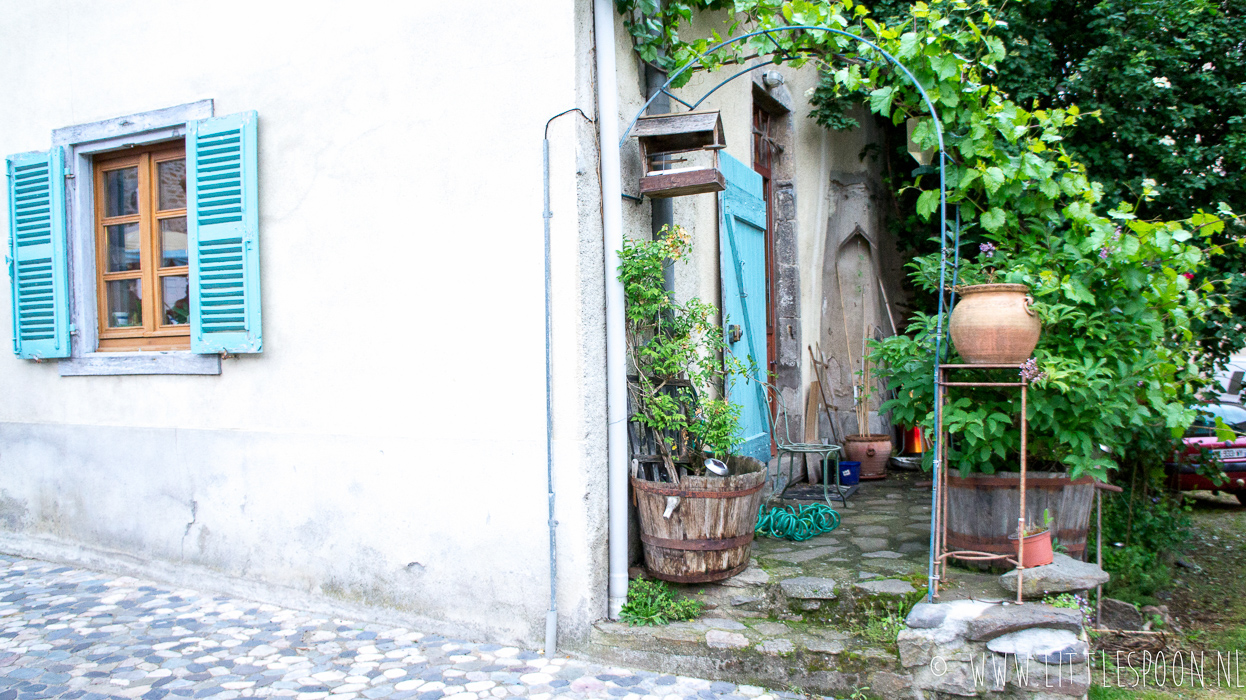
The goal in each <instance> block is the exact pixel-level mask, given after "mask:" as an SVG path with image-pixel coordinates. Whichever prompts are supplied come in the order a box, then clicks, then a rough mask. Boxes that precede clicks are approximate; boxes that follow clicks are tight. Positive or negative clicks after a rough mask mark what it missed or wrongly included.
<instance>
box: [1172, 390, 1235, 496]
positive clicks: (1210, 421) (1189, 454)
mask: <svg viewBox="0 0 1246 700" xmlns="http://www.w3.org/2000/svg"><path fill="white" fill-rule="evenodd" d="M1199 410H1200V413H1199V416H1198V418H1197V419H1195V421H1194V425H1191V426H1190V429H1189V430H1188V431H1186V434H1185V437H1184V438H1183V439H1182V442H1184V443H1185V454H1184V455H1180V458H1179V459H1177V460H1176V461H1175V462H1171V463H1169V464H1168V468H1169V485H1170V486H1172V487H1173V488H1175V489H1177V490H1178V491H1202V490H1206V491H1224V492H1226V493H1231V494H1233V495H1234V496H1236V497H1237V500H1238V501H1239V502H1240V503H1242V504H1243V505H1246V408H1243V407H1242V406H1241V405H1239V404H1233V403H1218V404H1208V405H1205V406H1200V407H1199ZM1217 417H1219V418H1221V419H1223V420H1224V423H1225V425H1227V426H1228V427H1229V428H1231V429H1232V430H1233V432H1235V433H1237V438H1236V439H1235V440H1233V441H1232V442H1225V441H1224V440H1221V439H1220V438H1218V437H1217V436H1216V418H1217ZM1203 450H1207V451H1208V452H1210V454H1211V456H1213V457H1215V458H1216V459H1218V460H1220V463H1221V468H1222V469H1223V470H1224V475H1225V476H1226V477H1227V481H1224V482H1222V483H1221V484H1220V485H1219V486H1216V485H1215V484H1213V483H1212V481H1211V479H1210V478H1208V477H1206V476H1203V475H1202V474H1196V473H1195V467H1196V466H1198V465H1199V464H1200V463H1201V462H1202V460H1203V458H1204V457H1203Z"/></svg>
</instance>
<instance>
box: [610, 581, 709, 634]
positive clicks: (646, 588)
mask: <svg viewBox="0 0 1246 700" xmlns="http://www.w3.org/2000/svg"><path fill="white" fill-rule="evenodd" d="M704 608H705V604H704V603H701V602H699V601H696V600H692V599H691V598H683V597H681V596H679V595H678V594H676V593H675V592H674V591H672V590H671V587H670V586H669V585H667V584H666V582H665V581H657V580H653V581H650V580H646V579H634V580H633V581H632V582H631V583H630V584H629V585H628V587H627V603H625V604H624V605H623V612H622V613H621V614H620V615H619V619H621V620H623V621H624V622H626V623H627V624H629V625H665V624H666V623H668V622H678V621H681V620H691V619H693V618H694V617H696V616H697V615H700V614H701V611H702V610H703V609H704Z"/></svg>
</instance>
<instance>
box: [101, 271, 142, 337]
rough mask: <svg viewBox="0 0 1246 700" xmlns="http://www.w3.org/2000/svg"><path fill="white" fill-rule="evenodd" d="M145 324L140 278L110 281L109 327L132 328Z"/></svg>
mask: <svg viewBox="0 0 1246 700" xmlns="http://www.w3.org/2000/svg"><path fill="white" fill-rule="evenodd" d="M141 325H143V289H142V287H141V286H140V285H139V280H111V281H109V282H108V326H109V328H131V327H134V326H141Z"/></svg>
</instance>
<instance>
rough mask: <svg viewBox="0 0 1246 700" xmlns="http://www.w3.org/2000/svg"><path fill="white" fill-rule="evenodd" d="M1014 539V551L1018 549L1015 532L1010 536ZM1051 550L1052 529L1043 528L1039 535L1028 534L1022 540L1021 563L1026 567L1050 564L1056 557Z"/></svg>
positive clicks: (1010, 538)
mask: <svg viewBox="0 0 1246 700" xmlns="http://www.w3.org/2000/svg"><path fill="white" fill-rule="evenodd" d="M1008 539H1009V540H1012V543H1013V545H1012V551H1013V553H1014V554H1015V553H1016V551H1017V544H1016V542H1017V535H1016V533H1013V534H1011V535H1009V536H1008ZM1054 558H1055V557H1054V555H1053V553H1052V551H1051V530H1043V531H1042V532H1040V533H1038V534H1037V535H1026V536H1025V539H1023V540H1021V565H1022V566H1024V567H1025V568H1027V569H1028V568H1030V567H1032V566H1044V565H1046V564H1050V563H1051V562H1052V560H1053V559H1054Z"/></svg>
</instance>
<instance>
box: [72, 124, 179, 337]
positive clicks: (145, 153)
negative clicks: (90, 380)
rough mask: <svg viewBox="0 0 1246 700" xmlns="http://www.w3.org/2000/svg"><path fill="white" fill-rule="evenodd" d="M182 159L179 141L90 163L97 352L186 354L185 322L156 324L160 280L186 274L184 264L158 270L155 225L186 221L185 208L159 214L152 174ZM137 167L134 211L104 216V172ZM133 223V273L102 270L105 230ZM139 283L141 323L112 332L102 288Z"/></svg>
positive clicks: (105, 264)
mask: <svg viewBox="0 0 1246 700" xmlns="http://www.w3.org/2000/svg"><path fill="white" fill-rule="evenodd" d="M185 158H186V143H185V140H181V141H178V142H165V143H159V144H153V145H149V146H144V147H141V148H133V149H130V150H128V151H125V152H121V153H112V154H101V155H98V156H96V157H95V158H94V159H93V167H92V174H93V178H92V180H93V183H94V188H95V270H96V301H97V307H98V319H99V329H98V332H99V350H100V351H104V352H108V351H126V350H132V351H133V350H189V349H190V323H189V319H188V320H187V323H185V324H176V325H170V324H165V323H163V322H162V319H163V314H162V311H163V309H164V303H163V299H162V298H161V295H162V294H163V284H162V279H163V278H164V277H170V276H186V277H187V278H189V276H190V267H189V265H179V266H177V267H163V268H162V267H160V261H161V249H160V221H161V220H162V219H171V218H177V217H183V218H184V217H186V216H187V211H186V209H185V208H184V207H183V208H180V209H167V210H160V209H159V206H158V204H159V203H158V201H157V200H158V198H159V191H158V189H159V182H158V178H157V176H156V173H157V167H158V164H159V163H163V162H167V161H170V160H178V159H183V160H184V159H185ZM130 167H137V168H138V213H136V214H128V215H124V216H112V217H108V216H105V214H106V209H105V207H106V196H105V192H104V174H105V173H107V172H110V171H114V170H120V169H122V168H130ZM126 223H138V225H139V261H140V262H139V269H138V270H126V271H121V272H108V271H107V270H108V240H107V233H106V232H107V227H108V226H113V225H117V224H126ZM130 279H138V280H140V289H141V294H142V296H141V298H142V299H143V304H142V320H143V322H142V325H141V326H134V327H126V328H112V327H110V326H109V325H108V287H107V284H108V282H110V281H115V280H130Z"/></svg>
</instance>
